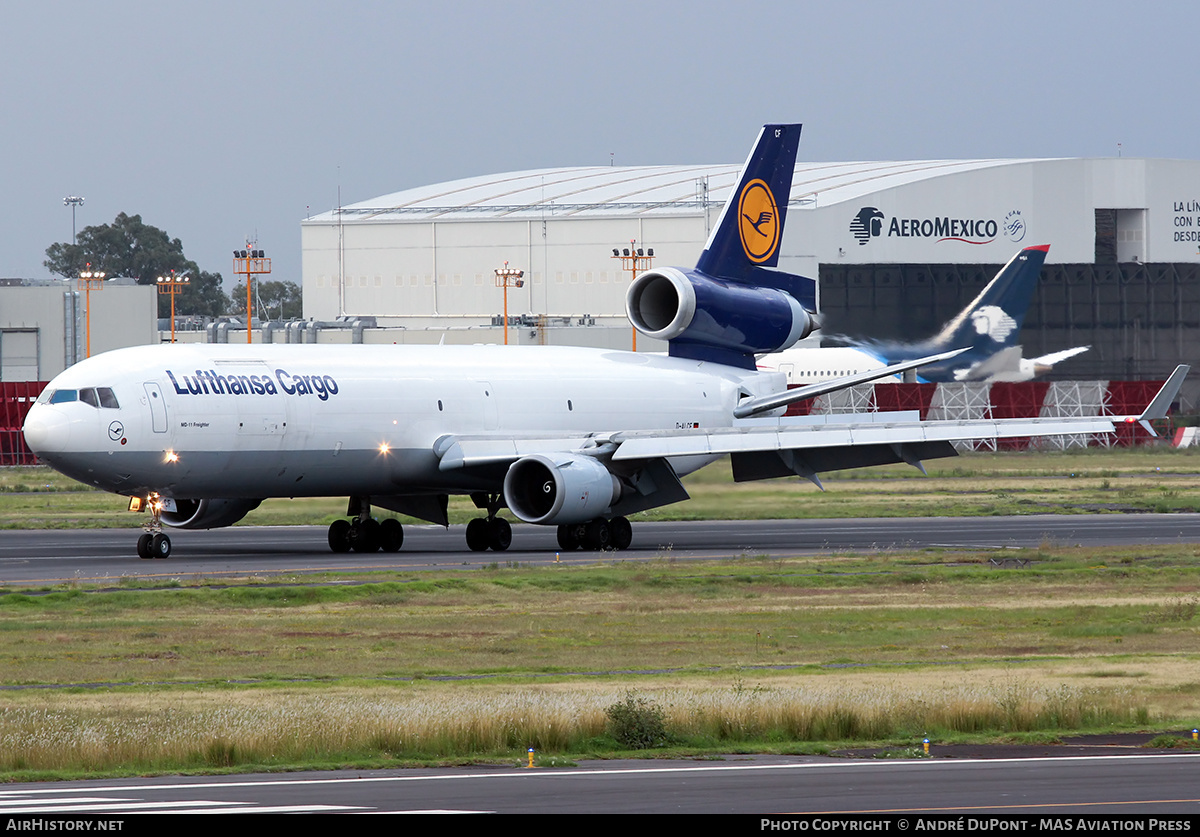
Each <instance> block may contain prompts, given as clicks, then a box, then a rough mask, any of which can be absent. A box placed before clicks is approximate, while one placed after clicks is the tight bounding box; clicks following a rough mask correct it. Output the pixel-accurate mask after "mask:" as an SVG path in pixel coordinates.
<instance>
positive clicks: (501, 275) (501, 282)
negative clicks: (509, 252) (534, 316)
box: [495, 259, 525, 346]
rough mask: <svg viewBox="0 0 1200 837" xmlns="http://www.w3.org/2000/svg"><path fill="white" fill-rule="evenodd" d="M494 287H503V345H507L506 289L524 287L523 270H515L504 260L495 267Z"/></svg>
mask: <svg viewBox="0 0 1200 837" xmlns="http://www.w3.org/2000/svg"><path fill="white" fill-rule="evenodd" d="M495 273H496V287H497V288H504V345H505V346H507V345H508V289H509V288H521V287H524V285H525V281H524V280H523V279H522V278H521V277H522V276H524V275H525V271H523V270H517V268H515V267H509V266H508V259H505V260H504V267H501V268H497V269H496V271H495Z"/></svg>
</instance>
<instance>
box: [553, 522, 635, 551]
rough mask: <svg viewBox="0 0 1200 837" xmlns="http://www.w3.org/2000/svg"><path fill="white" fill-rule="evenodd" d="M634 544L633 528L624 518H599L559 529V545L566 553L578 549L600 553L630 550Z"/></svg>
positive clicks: (570, 524)
mask: <svg viewBox="0 0 1200 837" xmlns="http://www.w3.org/2000/svg"><path fill="white" fill-rule="evenodd" d="M631 543H633V527H632V526H631V525H630V524H629V520H628V519H626V518H624V517H614V518H612V519H611V520H605V519H604V518H603V517H597V518H596V519H595V520H589V521H588V522H587V523H568V524H565V525H562V526H559V527H558V545H559V546H560V547H561V548H562V550H563V551H564V552H571V551H572V550H576V549H580V548H583V549H587V550H592V551H597V552H598V551H600V550H603V549H618V550H620V549H629V545H630V544H631Z"/></svg>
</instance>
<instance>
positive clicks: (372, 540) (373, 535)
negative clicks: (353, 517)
mask: <svg viewBox="0 0 1200 837" xmlns="http://www.w3.org/2000/svg"><path fill="white" fill-rule="evenodd" d="M379 541H380V536H379V521H378V520H375V519H374V518H370V517H368V518H367V519H366V520H358V521H355V522H354V523H353V524H351V526H350V547H351V549H353V550H354V551H355V552H377V551H379Z"/></svg>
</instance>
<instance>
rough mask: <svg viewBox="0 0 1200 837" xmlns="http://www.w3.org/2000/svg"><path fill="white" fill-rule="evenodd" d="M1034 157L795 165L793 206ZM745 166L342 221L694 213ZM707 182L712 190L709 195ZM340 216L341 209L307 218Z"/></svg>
mask: <svg viewBox="0 0 1200 837" xmlns="http://www.w3.org/2000/svg"><path fill="white" fill-rule="evenodd" d="M1029 162H1035V161H1033V160H915V161H908V162H868V163H797V164H796V173H795V176H794V178H793V180H792V194H791V200H790V201H789V203H791V204H792V205H812V204H815V203H818V202H819V203H820V204H821V205H822V206H827V205H829V204H836V203H841V202H842V201H851V200H856V199H858V198H860V197H862V196H864V195H867V194H872V193H875V192H879V191H881V190H884V189H890V188H894V187H897V186H904V185H906V184H909V183H913V182H916V181H920V180H928V179H930V178H935V177H943V176H946V175H951V174H959V173H962V172H970V171H977V170H980V169H987V168H994V167H997V166H1011V165H1019V164H1022V163H1029ZM740 170H741V165H740V164H728V165H710V166H702V165H696V166H587V167H578V168H555V169H533V170H530V171H516V172H506V173H503V174H492V175H485V176H482V177H468V178H464V179H462V180H451V181H447V182H445V183H435V184H432V185H429V186H418V187H416V188H414V189H406V190H404V191H402V192H393V193H392V194H390V195H382V196H380V197H377V198H371V199H369V200H365V201H361V202H359V203H353V204H349V205H347V206H344V207H342V220H343V222H347V223H353V222H357V221H381V220H405V221H423V220H449V219H467V218H481V217H490V218H510V219H511V218H521V219H525V218H542V217H545V216H548V215H549V216H554V217H560V218H561V217H569V216H573V215H574V216H586V217H605V216H609V217H628V216H630V215H633V216H638V215H647V214H652V215H664V214H665V215H692V214H696V213H698V212H699V211H700V210H701V209H702V208H703V207H704V206H705V205H706V204H707V205H709V206H711V205H713V204H717V205H720V204H723V203H724V202H725V200H726V199H727V198H728V196H729V191H730V190H731V189H732V188H733V186H734V185H735V183H736V182H737V176H738V173H739V171H740ZM705 181H707V196H706V195H705V194H704V191H705V188H704V187H705ZM336 221H337V211H336V210H334V211H330V212H324V213H321V214H319V215H315V216H313V217H312V218H310V219H308V222H310V223H313V222H315V223H331V222H336Z"/></svg>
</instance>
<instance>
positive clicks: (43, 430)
mask: <svg viewBox="0 0 1200 837" xmlns="http://www.w3.org/2000/svg"><path fill="white" fill-rule="evenodd" d="M24 432H25V444H27V445H29V449H30V450H31V451H33V452H34V453H36V454H39V455H40V454H42V453H57V452H58V451H61V450H62V449H63V448H65V447H66V446H67V437H68V435H69V434H70V424H69V423H68V422H67V418H66V416H63V415H62V414H60V413H59V412H58V411H57V410H47V409H45V408H43V407H42V406H40V405H34V406H33V408H32V409H30V411H29V415H27V416H26V417H25V427H24Z"/></svg>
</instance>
